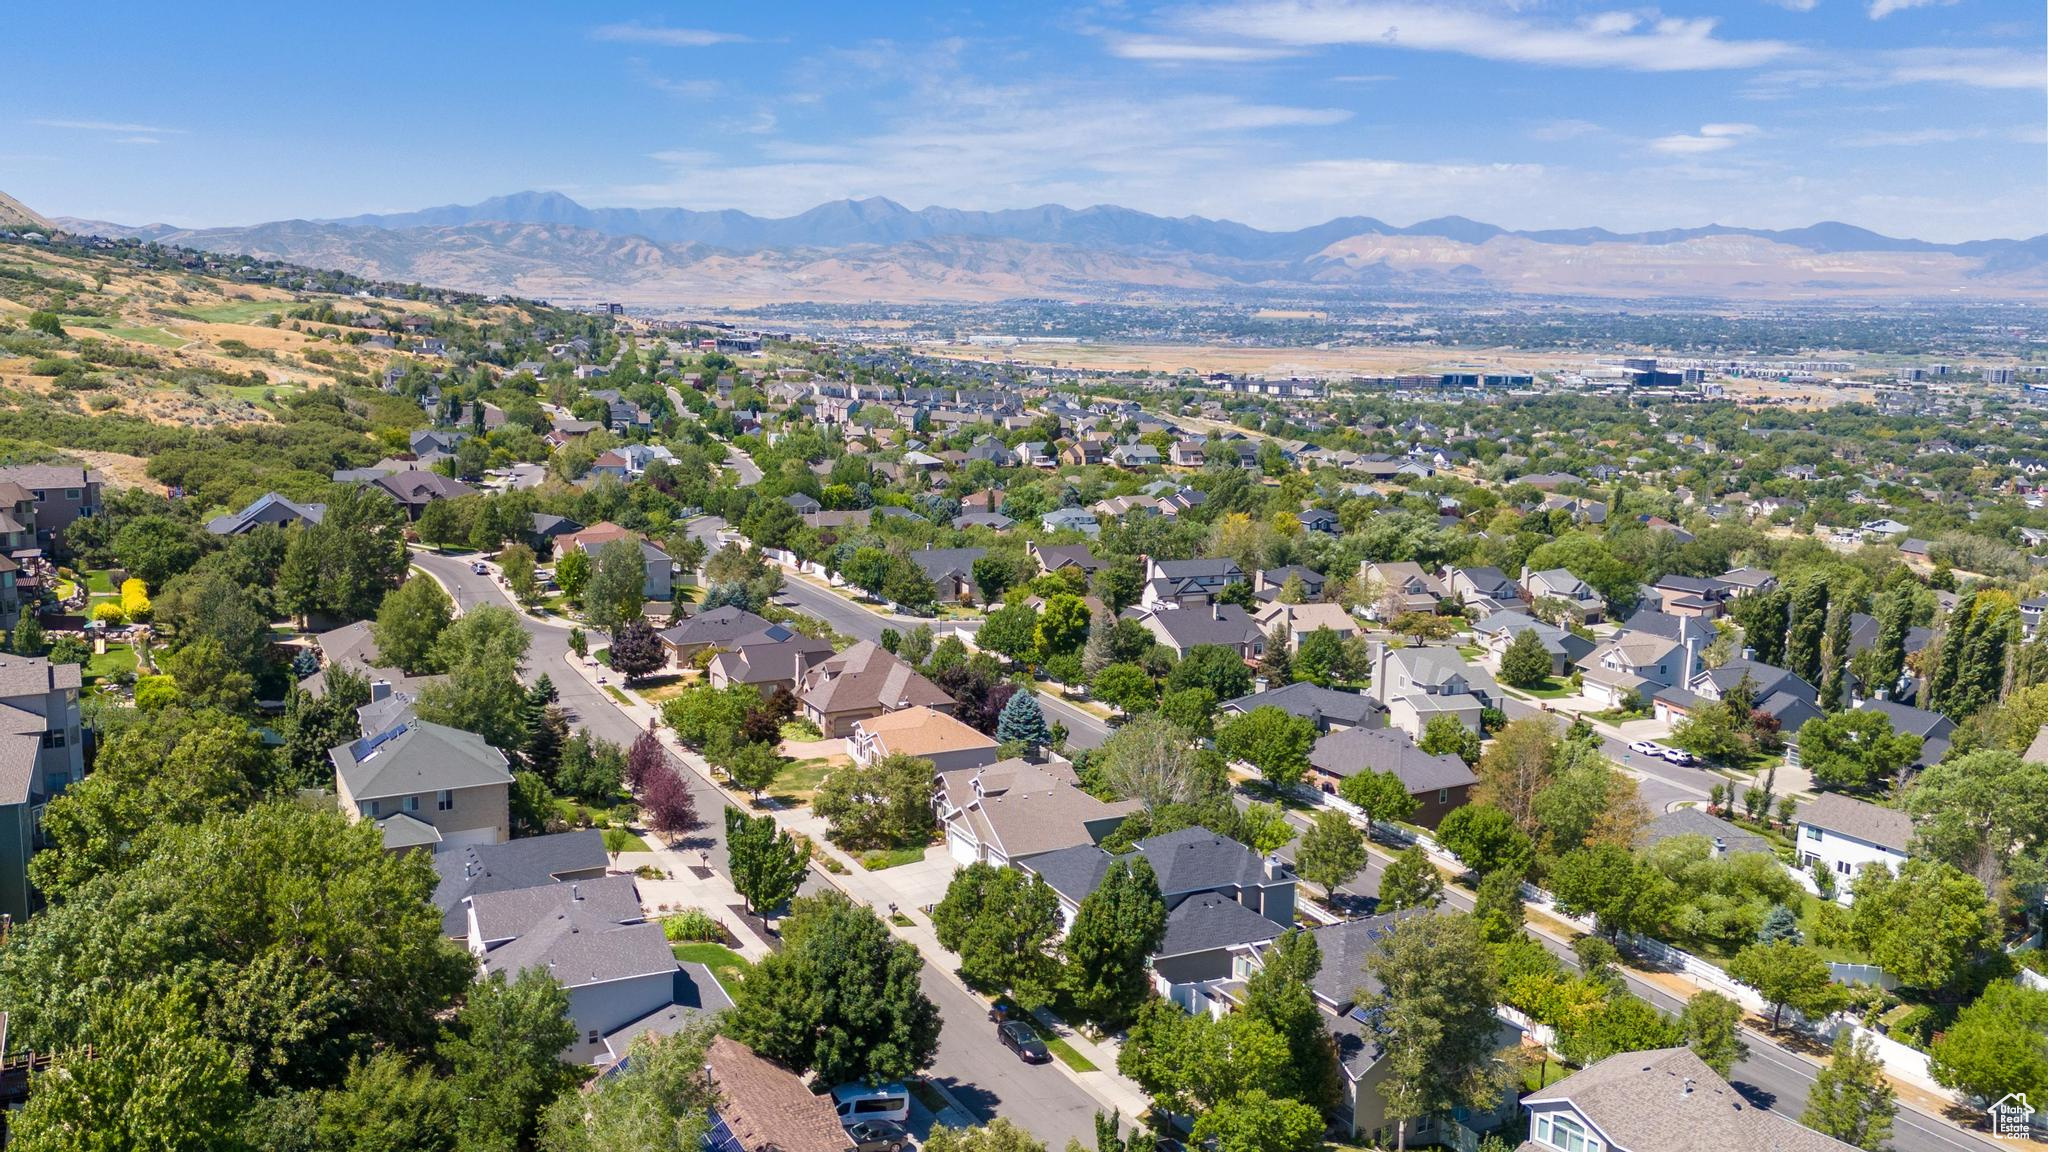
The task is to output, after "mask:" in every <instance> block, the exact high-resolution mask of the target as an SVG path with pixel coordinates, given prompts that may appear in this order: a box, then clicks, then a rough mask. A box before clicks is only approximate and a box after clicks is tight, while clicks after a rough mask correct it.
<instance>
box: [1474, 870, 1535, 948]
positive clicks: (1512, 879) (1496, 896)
mask: <svg viewBox="0 0 2048 1152" xmlns="http://www.w3.org/2000/svg"><path fill="white" fill-rule="evenodd" d="M1472 922H1473V923H1474V924H1476V925H1478V926H1479V935H1480V936H1481V937H1482V938H1484V939H1485V941H1486V942H1487V943H1488V944H1504V943H1506V942H1507V941H1509V940H1513V939H1515V938H1517V937H1519V936H1521V934H1522V925H1523V923H1524V917H1523V904H1522V878H1521V877H1519V876H1516V875H1514V874H1513V873H1511V872H1506V871H1499V872H1489V873H1487V874H1486V875H1485V876H1483V877H1481V878H1480V880H1479V890H1478V892H1477V894H1475V896H1474V897H1473V900H1472Z"/></svg>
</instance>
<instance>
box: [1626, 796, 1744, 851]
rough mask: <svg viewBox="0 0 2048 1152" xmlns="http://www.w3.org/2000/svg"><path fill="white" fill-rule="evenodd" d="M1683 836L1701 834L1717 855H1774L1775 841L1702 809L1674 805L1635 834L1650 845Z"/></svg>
mask: <svg viewBox="0 0 2048 1152" xmlns="http://www.w3.org/2000/svg"><path fill="white" fill-rule="evenodd" d="M1680 836H1698V837H1700V838H1701V839H1703V840H1705V841H1707V843H1709V844H1711V845H1713V848H1714V855H1716V856H1729V855H1734V854H1736V853H1740V852H1760V853H1764V854H1766V855H1775V854H1776V851H1777V850H1776V848H1775V847H1774V846H1773V845H1772V843H1771V842H1770V841H1769V840H1768V839H1766V838H1764V837H1762V836H1759V835H1757V834H1756V833H1754V832H1750V831H1747V830H1745V829H1743V828H1740V827H1738V826H1736V825H1734V824H1731V823H1729V822H1728V821H1726V820H1723V819H1721V818H1720V817H1719V816H1710V815H1708V814H1707V812H1706V811H1705V810H1704V809H1701V808H1673V809H1672V810H1670V811H1669V812H1665V813H1663V814H1662V815H1660V816H1658V817H1656V818H1655V819H1653V820H1651V821H1650V822H1649V823H1647V824H1645V825H1643V828H1642V831H1640V832H1639V833H1637V835H1636V846H1637V847H1639V848H1647V847H1649V846H1651V845H1652V844H1661V843H1663V842H1664V841H1666V840H1675V839H1677V838H1678V837H1680Z"/></svg>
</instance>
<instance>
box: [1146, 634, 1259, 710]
mask: <svg viewBox="0 0 2048 1152" xmlns="http://www.w3.org/2000/svg"><path fill="white" fill-rule="evenodd" d="M1166 687H1167V690H1168V691H1171V692H1178V691H1181V690H1182V689H1185V688H1207V689H1208V690H1209V691H1211V692H1213V693H1215V694H1216V698H1217V699H1218V700H1235V699H1237V698H1238V697H1239V696H1244V695H1247V694H1249V693H1250V692H1251V690H1252V672H1251V669H1249V668H1247V667H1245V666H1244V657H1243V656H1242V655H1240V654H1239V653H1238V650H1237V649H1235V648H1232V647H1230V646H1229V645H1227V644H1197V645H1195V646H1194V647H1192V648H1190V649H1188V654H1187V655H1186V656H1185V657H1183V658H1182V659H1181V662H1180V663H1178V664H1176V665H1174V666H1173V671H1172V672H1170V673H1168V674H1167V677H1166Z"/></svg>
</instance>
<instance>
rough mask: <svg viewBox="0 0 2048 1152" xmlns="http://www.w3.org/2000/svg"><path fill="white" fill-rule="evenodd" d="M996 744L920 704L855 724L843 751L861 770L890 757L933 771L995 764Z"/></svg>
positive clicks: (985, 736) (871, 717)
mask: <svg viewBox="0 0 2048 1152" xmlns="http://www.w3.org/2000/svg"><path fill="white" fill-rule="evenodd" d="M998 747H999V745H998V744H997V743H996V742H995V741H994V740H993V739H991V738H989V737H988V736H987V735H984V734H983V733H981V732H977V731H976V730H974V729H973V728H970V727H968V726H967V725H965V724H962V723H961V722H960V721H958V720H955V719H953V718H952V717H951V716H948V715H946V714H945V713H944V712H935V711H933V710H932V709H930V708H926V707H924V706H922V705H920V706H917V707H914V708H903V709H900V710H898V711H895V712H884V713H882V714H881V715H880V716H870V717H868V718H867V719H865V720H860V721H856V722H855V723H854V725H853V735H851V736H848V737H847V738H846V750H847V752H848V753H849V754H850V755H851V756H852V757H853V761H854V763H856V764H859V765H861V766H863V767H868V766H872V765H874V764H875V763H877V762H879V761H881V760H884V759H887V758H888V757H890V756H914V757H916V758H917V759H920V760H929V761H931V764H932V768H933V770H934V771H937V772H950V771H954V770H956V769H961V768H981V767H985V766H987V765H990V764H993V763H995V762H996V749H997V748H998Z"/></svg>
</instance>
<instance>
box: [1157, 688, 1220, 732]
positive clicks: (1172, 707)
mask: <svg viewBox="0 0 2048 1152" xmlns="http://www.w3.org/2000/svg"><path fill="white" fill-rule="evenodd" d="M1159 714H1160V715H1161V716H1164V717H1166V718H1167V719H1168V720H1171V721H1173V722H1174V723H1175V724H1178V725H1180V726H1181V727H1182V728H1185V729H1187V731H1188V733H1189V734H1190V735H1192V736H1194V737H1195V738H1197V739H1202V740H1207V739H1212V738H1214V736H1215V735H1216V725H1215V715H1216V697H1215V696H1214V695H1212V694H1211V693H1210V691H1209V690H1208V689H1207V688H1183V689H1181V690H1180V691H1178V692H1169V693H1167V694H1166V695H1165V696H1164V697H1162V698H1161V699H1160V701H1159Z"/></svg>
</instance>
